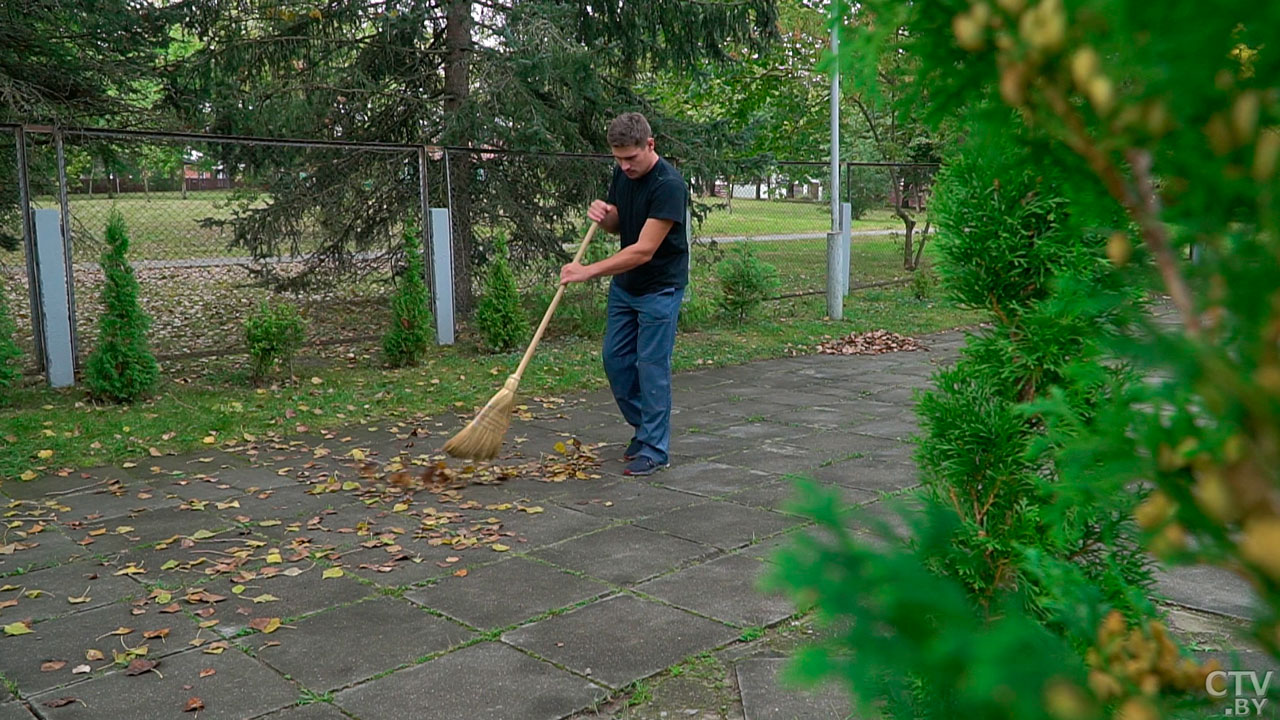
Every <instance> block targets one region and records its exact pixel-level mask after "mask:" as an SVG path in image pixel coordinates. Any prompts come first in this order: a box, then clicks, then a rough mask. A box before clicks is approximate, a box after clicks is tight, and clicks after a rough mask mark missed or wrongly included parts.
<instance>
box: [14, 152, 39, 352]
mask: <svg viewBox="0 0 1280 720" xmlns="http://www.w3.org/2000/svg"><path fill="white" fill-rule="evenodd" d="M14 136H15V138H16V139H17V141H18V158H17V160H18V212H19V213H20V214H21V215H22V245H23V248H24V252H25V253H26V256H27V301H28V302H29V303H30V304H31V337H32V339H33V340H34V341H35V350H36V371H37V372H44V370H45V365H44V319H43V318H42V317H41V314H40V274H39V273H38V272H37V271H36V229H35V219H34V218H32V216H31V185H30V182H29V180H28V178H27V133H26V131H25V130H23V129H22V128H21V127H18V128H17V129H15V130H14Z"/></svg>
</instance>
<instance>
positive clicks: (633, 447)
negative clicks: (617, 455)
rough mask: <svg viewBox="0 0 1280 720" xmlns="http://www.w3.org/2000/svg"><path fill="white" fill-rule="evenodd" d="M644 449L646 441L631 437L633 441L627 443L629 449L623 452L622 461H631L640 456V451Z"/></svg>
mask: <svg viewBox="0 0 1280 720" xmlns="http://www.w3.org/2000/svg"><path fill="white" fill-rule="evenodd" d="M643 449H644V443H642V442H640V441H639V440H637V439H635V438H631V442H629V443H627V449H626V450H624V451H623V452H622V462H631V461H632V460H635V459H636V458H637V457H639V456H640V451H641V450H643Z"/></svg>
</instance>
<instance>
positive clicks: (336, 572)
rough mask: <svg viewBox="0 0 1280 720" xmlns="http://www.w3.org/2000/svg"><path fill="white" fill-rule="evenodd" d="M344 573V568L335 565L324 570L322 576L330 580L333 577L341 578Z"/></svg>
mask: <svg viewBox="0 0 1280 720" xmlns="http://www.w3.org/2000/svg"><path fill="white" fill-rule="evenodd" d="M344 574H345V573H343V572H342V568H340V567H334V568H328V569H327V570H325V571H324V572H322V573H320V577H321V578H322V579H324V580H329V579H331V578H340V577H342V576H343V575H344Z"/></svg>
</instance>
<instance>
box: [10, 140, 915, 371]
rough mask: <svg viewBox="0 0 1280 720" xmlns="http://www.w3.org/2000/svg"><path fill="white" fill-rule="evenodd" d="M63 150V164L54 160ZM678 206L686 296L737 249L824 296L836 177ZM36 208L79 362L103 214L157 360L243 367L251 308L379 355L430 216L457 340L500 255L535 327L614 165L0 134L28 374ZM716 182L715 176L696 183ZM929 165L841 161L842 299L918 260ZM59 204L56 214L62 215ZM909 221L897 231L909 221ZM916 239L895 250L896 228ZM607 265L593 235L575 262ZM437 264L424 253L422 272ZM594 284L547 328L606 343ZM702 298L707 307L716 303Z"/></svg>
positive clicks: (561, 157) (272, 143)
mask: <svg viewBox="0 0 1280 720" xmlns="http://www.w3.org/2000/svg"><path fill="white" fill-rule="evenodd" d="M59 148H60V149H61V163H60V162H59ZM670 159H671V160H672V161H673V162H674V163H675V165H676V166H677V167H678V168H682V167H684V168H690V170H687V171H686V172H685V174H686V180H687V181H688V183H689V186H690V189H691V207H690V211H691V215H692V217H693V224H692V233H691V235H692V239H693V247H692V263H691V274H692V276H693V277H692V288H693V289H692V290H691V292H692V293H694V294H696V293H698V292H702V291H704V290H705V289H708V288H715V287H716V286H717V281H716V265H717V263H719V262H720V261H721V260H723V259H724V258H725V257H726V254H727V253H728V252H730V251H731V250H732V249H733V248H735V247H749V248H750V249H751V250H752V251H754V253H755V255H756V256H757V257H758V258H760V259H761V260H763V261H764V262H767V263H769V264H771V265H773V266H774V267H776V268H777V269H778V273H779V279H780V280H781V286H780V288H779V290H778V295H779V296H780V297H788V296H794V295H804V294H817V293H822V292H824V291H825V289H826V279H827V273H826V262H827V249H826V243H827V241H826V237H827V232H828V230H830V228H831V205H830V197H831V195H830V194H831V188H830V181H831V177H830V166H829V165H828V164H827V163H819V162H777V161H774V160H773V159H771V158H754V159H749V160H743V161H730V160H725V159H722V158H716V159H714V160H715V161H714V162H706V161H705V160H706V159H700V160H699V161H697V162H684V161H682V159H681V158H670ZM23 168H25V169H26V187H28V188H29V204H30V207H32V208H54V209H59V210H61V209H62V208H63V204H64V202H65V207H66V211H67V216H68V217H69V218H70V227H71V233H70V243H69V247H70V251H71V252H70V254H71V263H70V273H71V277H72V282H73V288H72V289H73V294H74V305H73V307H74V319H75V325H76V340H77V342H76V351H77V356H78V360H79V361H80V362H81V363H82V362H83V360H84V359H85V357H87V354H88V353H90V352H92V350H93V347H94V343H95V339H96V335H97V328H96V326H97V322H98V320H99V318H100V316H101V310H102V309H101V302H100V295H101V291H102V285H103V276H102V273H101V270H100V269H99V264H98V261H99V257H100V256H101V254H102V251H103V250H104V249H105V234H106V226H107V222H108V219H109V217H110V216H111V214H112V213H113V212H116V213H119V214H120V216H121V217H122V219H123V220H124V223H125V226H126V227H127V229H128V234H129V237H130V249H129V258H130V261H131V262H132V263H133V266H134V268H135V272H136V274H137V278H138V281H139V284H140V289H141V293H140V299H141V303H142V306H143V308H144V310H145V311H146V312H147V313H148V314H149V315H150V316H151V318H152V321H153V325H152V331H151V343H152V347H153V349H154V351H155V352H156V353H157V355H159V356H160V357H161V358H162V359H169V360H176V359H183V358H202V357H213V356H221V355H235V354H242V353H244V352H245V342H244V331H243V324H244V320H245V319H246V318H247V317H248V316H249V315H250V314H252V313H253V312H254V311H255V309H256V308H257V307H258V305H259V304H260V303H261V302H263V301H267V300H270V301H287V302H289V303H292V304H294V305H296V306H297V307H298V308H299V309H300V310H301V312H302V315H303V317H304V319H305V320H306V322H307V325H308V336H309V341H310V343H312V344H313V345H320V346H330V345H339V344H344V343H350V342H353V341H363V340H372V339H375V338H377V337H378V336H380V335H381V333H382V332H383V331H384V330H385V325H386V324H387V322H388V320H389V303H388V302H387V296H388V294H389V293H390V292H391V291H392V289H393V288H394V278H395V277H396V274H397V273H400V272H402V271H403V268H404V259H403V246H402V243H401V234H402V232H403V231H404V230H405V229H406V228H408V227H417V228H421V236H422V237H424V239H425V238H426V235H427V229H426V228H422V222H423V218H422V211H423V209H424V208H427V207H447V208H449V210H450V218H451V228H450V231H451V235H452V238H451V240H452V251H453V258H452V263H453V265H452V268H451V269H452V272H453V290H454V300H455V307H456V309H457V311H458V318H459V320H460V321H461V322H462V323H463V325H464V326H465V323H466V321H467V319H468V318H469V315H470V312H471V310H472V309H473V306H474V300H475V298H476V297H478V296H479V294H480V292H481V291H482V289H483V283H484V279H485V276H486V274H487V272H488V268H489V267H490V263H491V259H492V258H493V257H494V256H495V254H496V253H497V252H499V251H501V252H504V253H506V255H507V257H508V258H509V260H510V264H511V267H512V269H513V270H514V271H515V274H516V277H517V282H518V284H519V287H520V290H521V292H522V293H523V294H524V295H525V297H526V300H527V302H526V307H527V308H528V309H529V312H530V317H531V319H537V318H538V316H540V314H541V311H542V309H543V308H545V307H546V301H548V300H549V299H550V296H551V295H552V294H553V293H554V292H555V288H556V285H557V281H558V276H559V272H558V271H559V267H560V265H561V264H563V263H564V262H566V261H567V260H568V259H569V258H570V257H571V256H572V254H573V251H574V249H575V248H576V246H577V244H578V243H579V242H580V241H581V233H582V232H583V229H584V228H585V227H586V208H587V206H588V205H589V204H590V202H591V201H592V200H594V199H596V198H603V197H604V196H605V194H606V192H607V189H608V184H609V178H610V175H611V173H612V170H613V159H612V157H611V156H610V155H607V154H594V153H530V152H518V151H510V150H499V149H488V148H485V149H460V148H448V149H443V148H435V147H433V146H421V145H392V144H380V143H342V142H324V141H307V140H267V139H262V138H245V137H224V136H210V135H195V134H183V133H158V132H126V131H111V130H84V129H80V130H54V129H51V128H32V127H26V128H21V127H13V126H7V127H3V128H0V279H3V288H2V291H3V292H4V294H5V299H6V301H7V302H8V305H9V309H10V313H11V315H12V316H13V317H14V319H15V321H16V325H17V329H18V330H17V336H18V341H19V343H20V344H21V346H22V348H23V350H24V353H26V357H27V359H28V362H27V363H26V364H27V366H28V369H36V368H37V366H38V357H39V354H38V349H37V347H36V343H37V342H38V335H37V334H36V333H34V332H33V326H34V323H33V321H32V318H31V312H32V306H33V305H34V304H35V303H33V301H32V298H31V290H30V288H31V280H30V277H31V273H32V268H31V264H32V263H30V262H29V261H28V258H27V252H28V249H27V247H26V242H25V241H24V238H25V237H27V236H28V235H29V234H30V229H26V230H25V231H24V228H23V221H22V213H21V212H20V211H19V209H18V208H19V207H21V206H22V197H21V188H22V187H23V183H22V182H20V178H21V171H22V169H23ZM708 168H713V169H708ZM935 169H936V168H935V166H931V165H910V164H890V163H846V164H845V165H843V166H842V168H841V178H840V180H841V186H842V187H841V188H840V189H839V191H838V192H839V195H840V198H841V200H842V201H844V202H847V203H849V204H850V206H851V208H852V213H853V222H852V228H851V237H852V257H851V263H850V266H851V275H852V282H851V285H852V287H854V288H857V287H859V286H862V285H875V284H884V283H886V282H897V281H900V280H901V279H902V278H904V277H906V276H908V275H909V272H908V270H909V269H910V268H912V267H914V266H915V265H916V264H918V263H919V262H921V261H922V260H923V259H924V258H925V257H926V256H923V255H921V253H920V248H921V235H922V231H923V230H924V228H925V226H926V225H927V221H926V217H927V205H928V196H929V186H930V182H931V179H932V175H933V172H934V170H935ZM64 198H65V199H64ZM904 218H905V220H904ZM908 224H913V227H912V230H913V232H912V236H913V237H912V243H911V244H910V245H908V244H907V243H906V242H905V240H906V236H905V234H904V231H905V230H906V227H907V225H908ZM616 249H617V240H616V238H607V237H605V236H601V241H600V242H598V243H596V244H595V246H594V247H593V250H592V252H591V253H590V254H589V256H588V260H591V259H599V258H601V257H604V256H606V255H608V254H609V253H611V252H613V251H614V250H616ZM430 261H431V257H430V253H428V262H430ZM601 285H602V283H595V284H593V285H588V286H584V287H574V288H571V289H570V292H569V293H568V296H567V297H566V301H565V304H564V305H563V306H562V307H563V308H564V309H563V310H562V311H561V313H560V319H558V321H557V329H558V330H564V329H568V330H569V331H571V332H576V331H581V332H585V333H588V334H593V333H594V332H595V331H596V330H599V329H602V328H603V322H604V307H603V299H604V292H603V288H602V287H601ZM711 292H714V290H712V291H711Z"/></svg>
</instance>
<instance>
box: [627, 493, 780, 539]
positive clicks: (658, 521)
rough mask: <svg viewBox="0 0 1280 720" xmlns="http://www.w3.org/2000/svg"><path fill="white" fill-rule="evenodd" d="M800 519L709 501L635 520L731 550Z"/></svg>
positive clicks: (654, 527) (683, 536)
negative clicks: (657, 515)
mask: <svg viewBox="0 0 1280 720" xmlns="http://www.w3.org/2000/svg"><path fill="white" fill-rule="evenodd" d="M800 522H801V521H800V519H799V518H796V517H792V516H789V515H782V514H779V513H775V512H770V511H768V510H761V509H758V508H752V507H745V506H742V505H736V504H734V503H730V502H723V501H712V502H708V503H704V504H702V505H697V506H694V507H691V508H684V509H681V510H673V511H672V512H669V513H666V514H664V515H661V516H659V517H655V518H649V519H646V520H640V521H638V522H637V524H638V525H640V526H641V527H644V528H648V529H650V530H657V531H661V532H665V533H669V534H671V535H675V536H677V537H682V538H686V539H689V540H693V541H695V542H699V543H703V544H706V545H712V546H715V547H718V548H720V549H721V550H731V549H733V548H737V547H742V546H743V545H746V544H747V543H750V542H752V541H754V540H758V539H760V538H764V537H768V536H770V535H775V534H777V533H780V532H782V531H783V530H786V529H787V528H790V527H793V526H795V525H797V524H799V523H800Z"/></svg>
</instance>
